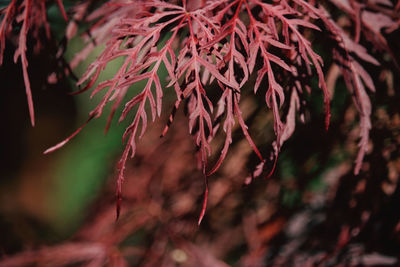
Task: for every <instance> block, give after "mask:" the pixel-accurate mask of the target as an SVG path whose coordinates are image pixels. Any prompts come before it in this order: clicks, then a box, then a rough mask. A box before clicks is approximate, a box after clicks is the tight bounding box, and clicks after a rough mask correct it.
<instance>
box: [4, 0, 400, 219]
mask: <svg viewBox="0 0 400 267" xmlns="http://www.w3.org/2000/svg"><path fill="white" fill-rule="evenodd" d="M47 2H51V1H45V0H26V1H16V0H13V1H11V2H10V4H9V5H8V6H7V7H6V8H4V9H3V10H2V11H1V15H2V24H1V28H0V40H1V54H3V51H4V44H5V38H6V37H7V36H9V35H10V34H11V31H12V27H13V26H12V25H13V23H14V22H15V21H17V22H21V23H22V27H21V29H20V30H19V42H18V48H17V51H16V54H15V59H16V60H17V59H18V57H21V62H22V69H23V73H24V80H25V85H26V92H27V97H28V103H29V110H30V113H31V120H32V124H34V115H33V104H32V98H31V93H30V84H29V77H28V72H27V64H28V63H27V59H26V55H25V51H26V36H27V33H28V31H29V30H30V29H31V31H33V32H34V29H36V28H37V27H40V25H42V24H43V23H44V22H45V21H46V19H45V18H46V16H45V13H46V12H45V6H46V4H47ZM56 2H57V4H58V5H59V7H60V9H61V11H62V13H63V14H64V16H65V17H66V15H65V12H64V9H63V5H62V2H61V0H58V1H56ZM90 3H91V1H82V2H81V3H79V4H77V5H76V6H75V7H74V10H73V12H74V13H73V18H74V19H73V21H71V22H70V25H69V27H68V28H67V33H66V37H67V39H69V38H71V37H72V36H73V35H74V34H75V32H76V22H77V21H80V20H85V21H86V22H89V23H90V24H91V25H92V26H91V28H90V29H89V32H90V36H89V37H87V39H88V42H87V46H86V47H85V48H84V49H82V51H81V52H80V53H78V54H77V55H76V57H75V58H74V59H73V60H72V61H71V67H72V68H74V67H75V66H77V64H78V63H79V62H80V61H81V60H82V59H84V58H86V56H87V55H88V54H89V52H90V51H91V50H92V49H93V48H94V47H95V46H96V45H98V44H102V43H105V48H104V50H103V51H102V52H101V54H100V55H99V56H98V57H97V59H96V60H95V61H94V62H92V63H91V64H90V66H89V67H88V69H87V71H86V73H85V74H84V75H83V76H82V77H81V78H80V80H79V81H78V83H77V84H78V86H81V87H82V88H81V89H80V90H79V91H78V92H77V93H80V92H83V91H86V90H89V89H92V94H91V96H94V95H96V94H98V93H100V92H103V97H102V100H101V101H100V102H99V103H98V105H97V106H96V108H95V109H93V110H92V111H91V112H90V114H89V118H88V120H87V122H89V121H90V120H92V119H94V118H99V117H100V116H101V115H102V113H103V110H104V107H105V106H106V105H108V104H110V105H112V108H111V112H110V114H109V118H108V123H107V125H106V129H108V127H109V126H110V123H111V121H112V119H113V117H114V115H115V113H116V112H117V109H118V107H120V106H123V107H124V108H123V111H122V113H121V115H120V117H119V121H123V120H125V119H126V118H127V116H128V114H131V113H133V114H134V118H133V120H132V122H131V124H130V125H129V127H128V128H127V129H126V131H125V133H124V135H123V140H124V142H125V143H126V147H125V149H124V151H123V153H122V157H121V159H120V162H119V166H118V168H119V174H118V180H117V190H116V195H117V216H118V215H119V212H120V205H121V199H122V183H123V181H124V169H125V165H126V162H127V160H128V158H129V156H131V157H133V156H134V155H135V151H136V142H137V140H138V139H140V138H141V137H142V136H143V134H144V133H145V131H146V128H147V124H148V116H151V120H152V121H154V120H155V119H156V118H157V117H159V116H160V115H161V112H162V104H163V95H164V94H166V93H168V92H169V91H173V92H175V94H176V102H175V105H174V107H173V110H172V113H171V115H170V117H169V120H168V122H167V126H166V127H165V129H164V131H163V132H162V136H164V135H165V134H167V131H168V128H169V127H170V125H171V123H172V122H173V119H174V114H175V112H176V110H177V109H178V108H180V106H181V105H182V104H183V103H184V105H185V106H186V109H187V113H188V122H189V132H190V133H191V134H192V135H193V137H194V142H195V144H196V146H197V147H198V151H199V152H198V153H199V163H200V166H201V169H202V173H203V176H204V181H205V193H204V204H203V209H202V212H201V215H200V218H199V223H200V222H201V220H202V218H203V216H204V213H205V209H206V203H207V195H208V187H207V177H208V176H210V175H212V174H213V173H215V172H216V171H217V170H218V168H219V167H220V166H221V164H222V162H223V161H224V159H225V158H226V156H227V153H228V150H229V146H230V144H231V143H232V129H233V128H234V127H235V125H236V124H238V125H239V127H240V128H241V130H242V133H243V136H244V137H245V138H246V139H247V141H248V143H249V145H250V146H251V147H252V149H253V150H254V153H255V154H256V155H257V157H258V158H259V164H258V166H257V167H256V169H255V171H254V172H253V173H252V174H251V178H255V177H258V176H261V175H265V176H270V175H271V174H272V172H273V169H274V168H275V164H276V159H277V156H278V153H279V151H280V150H281V147H282V145H283V144H284V142H285V141H286V140H287V139H288V138H289V137H290V136H291V135H292V133H293V131H294V129H295V124H296V118H297V117H299V118H300V119H301V120H304V107H303V106H304V103H303V101H302V99H303V97H302V96H304V95H305V94H309V93H311V88H312V86H311V83H312V81H313V80H317V83H318V87H319V89H320V90H322V92H323V102H324V107H325V124H326V128H327V129H328V126H329V120H330V98H331V95H332V93H333V87H334V86H333V87H332V86H331V87H332V88H330V89H329V86H327V83H326V81H325V80H326V79H325V74H324V73H325V71H326V70H324V66H323V59H322V58H321V56H320V55H319V54H318V53H317V51H316V50H315V48H314V47H313V46H312V41H313V36H314V34H315V33H317V32H319V31H321V32H323V33H324V34H326V35H329V38H330V41H331V42H332V43H331V44H330V46H331V47H333V48H332V51H331V54H332V57H333V60H334V62H335V64H336V65H337V66H338V68H339V71H340V73H341V74H342V76H343V77H344V80H345V83H346V85H347V88H348V90H349V92H350V93H351V95H352V96H353V100H354V104H355V106H356V108H357V110H358V113H359V118H360V122H359V129H360V133H359V136H360V140H359V152H358V155H357V158H356V164H355V168H354V172H355V173H356V174H357V173H359V172H360V169H361V165H362V161H363V158H364V155H365V153H366V151H367V147H368V140H369V130H370V128H371V120H370V115H371V102H370V99H369V97H368V93H367V89H366V88H368V89H369V90H370V91H372V92H373V91H375V87H374V82H373V80H372V78H371V77H370V75H369V73H368V71H366V70H365V69H364V67H363V65H365V64H366V63H367V64H375V65H379V62H378V61H377V60H376V59H375V58H374V57H373V56H372V55H371V54H370V52H368V51H369V50H367V49H366V48H365V47H364V46H363V45H362V44H361V42H360V40H361V39H363V40H364V41H365V42H364V43H368V44H369V45H370V46H371V47H373V49H375V50H377V51H382V52H385V53H388V54H392V53H393V52H392V51H391V48H390V46H389V45H388V42H387V40H386V39H385V37H384V35H383V34H382V31H387V32H390V31H393V30H395V29H397V28H398V27H399V17H398V10H399V7H400V2H398V3H397V4H396V6H394V5H395V3H393V2H391V1H389V0H374V1H367V2H365V1H356V0H329V1H313V0H310V1H305V0H281V1H261V0H209V1H198V0H189V1H186V0H183V1H169V2H166V1H157V0H148V1H127V0H111V1H107V2H106V3H104V4H103V5H100V6H99V7H97V8H96V9H95V10H94V11H90V9H89V6H90ZM334 8H338V9H341V10H342V11H343V12H345V13H347V15H348V17H349V18H350V19H351V20H352V21H353V25H354V26H353V27H352V28H353V29H351V30H349V29H348V28H346V27H344V25H341V23H340V21H337V20H335V19H334V18H332V17H331V16H330V12H329V9H334ZM40 14H41V15H40ZM45 25H47V24H45ZM317 25H318V26H317ZM45 27H47V28H48V26H45ZM322 45H323V44H322ZM115 58H123V61H124V62H123V64H122V66H121V67H120V68H119V69H118V70H117V72H116V73H115V75H114V77H113V78H111V79H109V80H106V81H101V82H100V83H98V85H96V86H95V84H96V82H97V81H98V79H99V75H100V73H101V72H102V71H103V70H104V68H105V67H106V66H107V64H108V63H109V62H110V61H112V60H114V59H115ZM164 67H165V69H166V70H167V73H168V84H167V85H165V86H164V85H163V81H162V80H160V77H159V75H160V72H161V71H162V68H164ZM314 77H316V78H314ZM142 81H144V82H145V86H144V87H143V88H142V90H141V91H140V92H139V93H138V94H137V95H136V96H134V97H133V98H132V99H128V100H127V99H126V97H125V96H126V94H127V92H128V91H129V90H130V88H131V87H132V86H133V85H135V84H136V83H138V82H142ZM260 88H265V90H260ZM249 90H251V91H253V92H254V94H255V95H256V96H257V97H263V98H265V104H266V108H268V109H270V110H271V111H272V114H273V118H274V132H275V135H276V141H275V142H274V143H273V144H272V145H273V150H272V153H271V154H268V155H265V154H266V153H262V152H261V151H260V150H259V149H258V148H257V146H256V144H255V142H254V141H253V139H252V138H251V136H250V133H249V132H248V126H247V125H246V121H245V119H244V118H243V115H242V110H241V106H240V103H241V101H240V100H241V97H242V95H243V94H244V92H247V91H249ZM216 91H217V92H216ZM261 94H263V95H261ZM211 95H213V97H211ZM215 95H217V99H215ZM287 99H288V100H287ZM147 106H149V109H148V108H147ZM284 106H286V107H288V108H286V109H283V108H282V107H284ZM283 110H287V112H285V113H284V112H283ZM87 122H86V123H87ZM86 123H85V124H84V125H86ZM84 125H83V126H82V127H81V128H79V129H78V130H77V131H76V132H75V133H73V134H72V135H71V136H70V137H68V138H67V139H66V140H64V141H63V142H61V143H59V144H57V145H56V146H54V147H52V148H50V149H48V150H46V151H45V153H49V152H52V151H54V150H56V149H58V148H60V147H62V146H63V145H64V144H65V143H66V142H68V141H69V140H70V139H71V138H73V137H74V136H75V135H76V134H78V133H79V132H80V131H81V129H82V128H83V127H84ZM220 128H222V130H220ZM219 132H223V133H224V134H225V142H224V144H223V146H222V148H221V152H220V156H219V159H218V160H216V163H215V164H214V166H209V164H208V158H209V157H210V156H211V155H212V151H211V142H212V140H213V139H214V137H215V136H216V135H217V134H218V133H219ZM267 161H272V162H273V164H272V165H273V167H272V169H270V170H267V167H266V162H267ZM270 165H271V164H270Z"/></svg>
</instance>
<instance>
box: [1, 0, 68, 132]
mask: <svg viewBox="0 0 400 267" xmlns="http://www.w3.org/2000/svg"><path fill="white" fill-rule="evenodd" d="M46 2H50V1H47V0H26V1H17V0H11V1H10V3H9V4H8V6H7V7H5V8H3V9H2V10H0V16H2V21H1V26H0V44H1V46H0V65H1V64H2V63H3V55H4V48H5V45H6V38H7V37H9V36H10V35H11V34H12V31H13V30H14V29H13V27H15V25H14V24H15V23H21V22H22V26H21V29H20V32H19V36H18V44H17V50H16V51H15V54H14V62H15V63H16V62H17V60H18V58H20V59H21V65H22V72H23V75H24V83H25V89H26V97H27V99H28V106H29V114H30V118H31V124H32V126H34V125H35V112H34V108H33V101H32V93H31V85H30V82H29V76H28V60H27V57H26V50H27V38H28V32H29V30H31V32H32V36H33V38H34V39H35V40H37V44H36V47H35V49H40V48H41V43H40V38H39V29H40V27H44V28H45V30H46V37H47V38H50V37H51V33H50V25H49V24H48V22H47V13H46ZM55 2H57V4H58V6H59V8H60V11H61V13H62V15H63V17H64V19H65V20H66V21H67V20H68V18H67V14H66V13H65V10H64V6H63V3H62V1H61V0H56V1H55Z"/></svg>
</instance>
